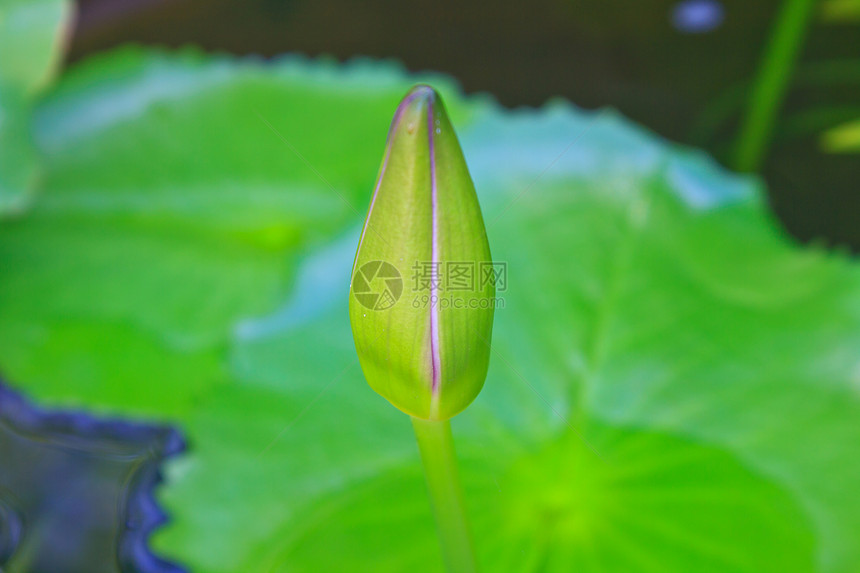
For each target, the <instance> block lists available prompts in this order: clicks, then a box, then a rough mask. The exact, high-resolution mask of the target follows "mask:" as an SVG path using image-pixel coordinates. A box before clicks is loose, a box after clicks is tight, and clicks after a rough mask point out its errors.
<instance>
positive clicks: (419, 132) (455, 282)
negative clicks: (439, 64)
mask: <svg viewBox="0 0 860 573" xmlns="http://www.w3.org/2000/svg"><path fill="white" fill-rule="evenodd" d="M491 269H492V262H491V257H490V247H489V244H488V242H487V232H486V229H485V228H484V220H483V217H482V216H481V209H480V206H479V205H478V198H477V196H476V195H475V187H474V184H473V183H472V179H471V177H470V176H469V171H468V168H467V167H466V161H465V158H464V157H463V151H462V150H461V149H460V144H459V142H458V140H457V135H456V134H455V133H454V129H453V127H452V126H451V122H450V121H449V119H448V115H447V114H446V113H445V107H444V106H443V105H442V100H441V99H440V97H439V94H438V93H437V92H436V91H435V90H434V89H433V88H431V87H429V86H425V85H418V86H415V87H414V88H412V90H411V91H410V92H409V93H408V94H407V95H406V97H405V98H404V99H403V101H402V102H401V103H400V106H399V107H398V108H397V111H396V113H395V114H394V119H393V121H392V123H391V128H390V130H389V133H388V142H387V145H386V149H385V155H384V157H383V160H382V167H381V168H380V171H379V176H378V178H377V181H376V188H375V189H374V192H373V197H372V199H371V201H370V208H369V210H368V213H367V219H366V220H365V223H364V228H363V230H362V233H361V239H360V240H359V243H358V251H357V253H356V255H355V263H354V265H353V270H352V281H351V283H350V295H351V296H350V301H349V315H350V321H351V323H352V333H353V337H354V339H355V346H356V350H357V351H358V357H359V361H360V363H361V368H362V370H363V371H364V376H365V378H366V379H367V381H368V383H369V384H370V386H371V387H372V388H373V389H374V390H375V391H376V392H378V393H379V394H381V395H382V396H383V397H385V398H386V399H387V400H388V401H389V402H391V403H392V404H393V405H394V406H396V407H397V408H399V409H400V410H403V411H404V412H406V413H407V414H410V415H411V416H413V417H415V418H420V419H425V420H445V419H448V418H450V417H452V416H454V415H456V414H458V413H459V412H461V411H462V410H463V409H464V408H466V406H468V405H469V404H470V403H471V402H472V401H473V400H474V399H475V397H476V396H477V395H478V393H479V392H480V391H481V387H482V386H483V385H484V379H485V378H486V376H487V366H488V363H489V355H490V346H489V344H490V336H491V331H492V327H493V312H494V304H493V303H494V297H495V277H496V275H495V273H494V272H492V271H491Z"/></svg>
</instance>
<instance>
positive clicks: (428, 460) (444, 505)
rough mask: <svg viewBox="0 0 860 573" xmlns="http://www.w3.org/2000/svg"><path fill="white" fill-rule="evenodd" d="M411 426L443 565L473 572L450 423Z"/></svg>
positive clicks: (420, 422)
mask: <svg viewBox="0 0 860 573" xmlns="http://www.w3.org/2000/svg"><path fill="white" fill-rule="evenodd" d="M412 426H413V427H414V428H415V437H416V438H417V439H418V449H419V450H420V451H421V461H422V462H423V463H424V475H425V477H426V478H427V489H428V490H429V491H430V501H431V503H432V505H433V512H434V513H435V515H436V526H437V528H438V530H439V542H440V544H441V545H442V557H443V558H444V560H445V566H446V568H447V570H448V572H449V573H475V572H476V571H477V570H478V566H477V561H476V559H475V550H474V548H473V547H472V536H471V534H470V532H469V523H468V520H467V519H466V507H465V504H464V502H463V490H462V487H461V486H460V477H459V475H458V474H457V457H456V455H455V453H454V439H453V437H452V435H451V423H450V422H449V421H448V420H443V421H440V422H436V421H432V420H420V419H418V418H412Z"/></svg>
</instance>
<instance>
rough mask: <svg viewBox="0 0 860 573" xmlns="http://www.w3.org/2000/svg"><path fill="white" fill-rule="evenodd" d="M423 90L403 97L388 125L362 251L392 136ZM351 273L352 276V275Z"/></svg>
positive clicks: (362, 236) (353, 269) (361, 241)
mask: <svg viewBox="0 0 860 573" xmlns="http://www.w3.org/2000/svg"><path fill="white" fill-rule="evenodd" d="M420 93H421V90H413V91H412V93H410V94H409V95H407V96H406V97H405V98H403V101H401V102H400V105H399V106H397V111H395V112H394V118H393V119H392V120H391V125H390V126H389V127H388V135H387V136H386V138H385V157H384V158H383V160H382V167H381V168H380V169H379V175H378V176H377V177H376V185H375V186H374V188H373V195H372V196H371V197H370V207H368V209H367V217H366V218H365V219H364V227H362V229H361V237H359V239H358V250H357V251H356V253H358V252H360V251H361V245H362V244H363V243H364V236H365V235H366V234H367V228H368V227H369V226H370V216H371V215H372V214H373V205H374V204H375V203H376V196H377V194H379V188H380V187H381V186H382V178H383V177H384V176H385V170H386V169H387V168H388V158H389V157H390V156H391V136H392V135H394V130H395V129H396V128H397V126H398V125H399V124H400V119H401V118H402V117H403V111H404V110H405V109H406V108H407V107H409V104H410V103H412V100H414V99H415V98H416V97H417V96H418V95H419V94H420ZM357 263H358V257H357V256H356V257H355V261H354V262H353V267H352V275H355V265H356V264H357ZM352 275H351V276H352Z"/></svg>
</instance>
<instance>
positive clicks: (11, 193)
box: [0, 0, 71, 217]
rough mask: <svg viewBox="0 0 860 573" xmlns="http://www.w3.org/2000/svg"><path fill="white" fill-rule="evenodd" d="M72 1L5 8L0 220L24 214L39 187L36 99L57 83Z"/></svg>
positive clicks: (1, 23) (0, 68) (7, 2)
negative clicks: (33, 126)
mask: <svg viewBox="0 0 860 573" xmlns="http://www.w3.org/2000/svg"><path fill="white" fill-rule="evenodd" d="M70 9H71V4H70V2H68V0H3V1H2V2H0V217H2V216H3V214H4V213H10V212H18V211H21V210H22V209H23V208H24V207H25V206H26V203H27V201H28V196H29V194H30V193H31V192H32V190H33V188H34V186H35V185H36V179H37V177H38V158H37V154H36V151H35V148H34V146H33V142H32V137H31V133H30V131H31V125H30V122H31V113H32V105H31V103H32V99H33V97H34V96H35V95H36V94H37V93H38V91H39V90H40V89H43V88H44V87H45V86H46V85H47V84H48V82H49V81H50V80H51V78H52V77H53V75H54V73H55V70H56V68H57V65H58V61H59V58H60V54H61V52H62V47H63V46H62V43H63V34H64V25H65V24H66V23H67V22H68V19H69V11H70Z"/></svg>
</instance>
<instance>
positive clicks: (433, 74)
mask: <svg viewBox="0 0 860 573" xmlns="http://www.w3.org/2000/svg"><path fill="white" fill-rule="evenodd" d="M71 6H72V5H71V4H70V3H67V2H64V1H62V0H6V2H4V3H2V4H0V373H2V377H3V382H2V383H3V388H2V391H0V422H2V423H0V446H2V452H9V453H8V454H4V457H3V458H2V459H0V523H2V524H3V527H0V560H5V562H3V561H0V563H2V565H0V566H2V567H4V569H9V570H10V571H13V572H15V571H18V572H20V571H28V572H29V573H57V572H56V571H55V569H56V567H55V568H54V569H52V568H50V567H43V566H42V565H41V564H44V563H56V562H65V563H72V561H70V560H68V559H66V560H65V561H64V559H65V558H64V553H63V552H71V553H73V554H74V555H75V556H76V559H75V561H74V563H81V564H82V565H75V567H72V566H71V565H70V566H69V567H68V569H67V570H64V571H63V572H62V573H78V571H80V573H92V572H93V571H96V570H98V571H106V572H108V573H113V572H114V571H141V572H143V573H156V572H157V573H165V572H175V571H180V570H190V571H193V572H197V573H245V572H248V571H266V572H290V573H298V572H305V573H329V572H331V573H335V572H336V573H341V572H343V571H354V572H357V573H362V572H367V573H371V572H372V573H385V572H390V573H400V572H402V571H407V570H417V571H427V572H430V573H436V572H439V571H441V570H442V562H441V559H440V556H439V550H438V544H437V540H436V537H435V532H434V529H433V521H432V515H431V513H430V508H429V505H428V502H427V497H426V491H425V487H424V483H423V476H422V473H421V468H420V463H419V459H418V452H417V448H416V446H415V443H414V439H413V436H412V435H411V429H410V427H409V421H408V419H407V418H406V417H405V416H403V415H402V414H401V413H400V412H398V411H396V410H394V409H393V408H391V406H390V405H389V404H387V403H386V402H385V401H384V400H383V399H382V398H380V397H379V396H377V395H376V394H374V393H373V392H372V391H371V390H370V388H369V387H368V386H367V384H366V383H365V382H364V380H363V377H362V374H361V371H360V368H359V367H358V365H357V361H356V356H355V349H354V345H353V341H352V338H351V333H350V328H349V323H348V317H347V296H348V284H349V280H350V276H349V272H350V271H349V269H350V266H351V262H352V257H353V255H354V252H355V246H356V244H357V240H358V234H359V231H360V229H361V224H362V220H363V216H364V212H365V210H366V207H367V205H368V202H369V199H370V193H371V190H372V188H373V185H374V181H375V177H376V174H377V173H378V169H379V163H380V160H381V157H382V153H383V149H384V144H385V136H386V131H387V129H388V124H389V121H390V119H391V116H392V114H393V112H394V109H395V108H396V105H397V103H398V101H399V100H400V98H401V97H402V96H403V94H404V93H406V91H407V90H408V89H409V87H410V86H411V85H412V84H414V83H416V82H419V81H422V82H430V83H432V84H434V85H435V86H436V87H437V88H438V89H439V90H440V92H441V93H442V97H443V98H444V100H445V102H446V106H447V108H448V110H449V112H450V115H451V118H452V122H453V124H454V125H455V126H456V129H457V132H458V135H459V137H460V141H461V144H462V147H463V150H464V154H465V156H466V158H467V161H468V164H469V168H470V171H471V174H472V176H473V178H474V181H475V184H476V188H477V192H478V195H479V199H480V201H481V205H482V209H483V212H484V216H485V219H486V221H487V229H488V236H489V240H490V244H491V249H492V253H493V256H494V259H495V260H497V261H504V262H506V263H507V264H508V269H509V288H508V290H507V291H506V292H505V293H504V295H503V296H504V300H505V305H504V308H503V309H500V310H499V311H498V312H497V316H496V324H495V329H494V335H493V341H492V343H493V354H492V359H491V365H490V372H489V375H488V381H487V384H486V386H485V388H484V390H483V391H482V393H481V394H480V395H479V396H478V398H477V399H476V401H475V403H474V404H473V405H472V406H470V407H469V408H468V409H467V410H466V411H465V412H464V413H462V414H461V415H458V416H457V417H456V418H455V419H454V421H453V429H454V433H455V438H456V441H457V447H458V451H459V453H460V458H461V467H462V474H463V480H464V487H465V491H466V498H467V505H468V508H469V514H470V516H471V518H472V522H473V526H474V530H475V540H476V547H477V552H478V556H479V560H480V562H481V564H482V566H483V569H484V571H493V572H495V571H500V572H512V573H513V572H516V573H537V572H542V573H562V572H566V571H582V572H585V571H588V572H594V573H639V572H641V573H645V572H654V573H712V572H713V573H727V572H732V573H767V572H773V573H788V572H794V573H798V572H807V573H809V572H826V573H856V571H858V570H860V545H858V543H857V539H860V497H858V496H857V495H855V492H854V489H855V486H856V484H857V483H860V265H858V264H857V261H856V259H855V258H854V257H853V256H852V254H851V252H850V251H849V248H850V249H855V250H856V249H857V247H858V238H857V234H856V233H857V222H858V220H857V209H856V207H857V189H856V180H857V175H858V157H860V155H858V148H860V142H858V133H857V132H858V130H857V127H856V122H857V119H858V117H860V113H858V110H857V102H858V97H857V88H858V79H860V78H858V76H860V65H859V64H858V53H857V52H858V41H860V40H858V33H857V31H858V23H857V17H858V5H857V2H856V1H855V0H832V1H830V2H823V1H822V2H810V1H808V0H787V1H786V2H784V3H781V4H776V3H768V2H761V3H755V2H754V3H744V4H741V3H739V2H723V3H717V2H715V1H704V2H703V1H702V0H693V1H687V2H681V3H669V2H640V3H635V4H634V3H626V4H621V3H620V2H617V3H616V2H600V3H598V2H537V3H533V4H529V5H525V4H513V3H510V4H505V3H494V4H491V5H490V4H488V5H483V4H482V5H478V4H469V3H460V4H453V3H451V4H447V5H446V4H440V3H432V4H431V3H427V4H422V3H396V4H395V3H393V2H392V3H361V4H358V3H354V4H353V3H350V4H347V3H341V4H333V3H325V2H287V3H280V2H272V1H270V2H244V3H242V2H209V3H202V2H193V1H191V2H181V1H168V0H165V1H161V2H140V1H114V2H104V1H103V2H84V3H81V4H80V5H78V6H76V8H77V11H76V12H73V11H72V10H71V9H70V8H71ZM73 13H74V14H76V15H75V16H73ZM774 38H776V40H774ZM141 43H142V44H143V46H141V45H140V44H141ZM153 44H154V45H153ZM165 45H167V47H165ZM178 46H185V47H183V48H178ZM768 46H770V48H769V47H768ZM282 53H286V55H283V54H282ZM302 53H305V54H309V55H310V57H306V56H303V55H301V54H302ZM274 54H280V55H277V56H275V55H274ZM763 54H771V55H770V57H768V58H766V59H763V57H764V56H763ZM269 55H273V56H272V57H271V58H270V57H267V56H269ZM368 56H370V57H368ZM795 56H796V58H795ZM341 60H344V61H341ZM425 70H426V71H425ZM782 88H784V89H782ZM754 94H758V95H757V96H756V95H754ZM781 94H782V95H781ZM783 95H784V97H783ZM750 102H753V103H750ZM613 108H614V109H613ZM749 110H752V112H750V111H749ZM771 113H772V114H773V122H772V123H771V122H770V121H769V120H768V117H769V114H771ZM749 117H752V118H754V121H750V120H749V119H746V118H749ZM745 126H746V127H745ZM749 126H752V128H751V127H749ZM756 130H760V131H756ZM748 133H753V134H755V133H759V134H763V135H764V137H762V139H761V142H762V143H761V145H759V144H755V145H751V144H749V141H752V140H753V139H754V138H750V137H748V136H747V134H748ZM738 149H742V150H743V149H752V150H753V152H752V153H740V154H739V153H738V152H737V150H738ZM758 156H760V157H761V158H762V160H761V162H759V161H758ZM715 158H716V159H715ZM737 167H740V168H743V169H741V170H743V171H752V173H738V172H737V171H738V169H736V168H737ZM774 211H775V214H774ZM798 239H800V240H798ZM7 386H8V387H9V388H11V389H12V390H13V392H10V391H8V390H7V389H6V387H7ZM16 393H20V394H21V395H23V396H24V397H25V398H17V397H16V396H18V394H16ZM50 412H72V413H73V414H69V416H71V417H69V416H64V415H60V414H58V415H56V416H52V415H51V414H50ZM69 419H73V420H77V421H78V423H77V424H71V423H69V422H68V421H69ZM100 420H101V421H100ZM104 420H114V421H113V422H111V423H106V422H104ZM129 424H132V426H129ZM133 424H138V425H142V426H140V427H142V428H143V430H141V429H140V427H138V429H137V430H134V431H131V430H130V428H134V427H137V426H134V425H133ZM153 424H154V426H153ZM171 427H172V428H174V429H175V430H176V431H178V432H180V433H181V434H182V436H184V437H185V439H186V440H187V443H188V449H187V451H185V452H184V453H182V454H181V455H178V456H176V457H174V458H171V459H170V460H167V461H166V462H165V461H164V459H163V458H164V456H165V455H167V452H172V453H177V452H178V450H179V449H181V447H180V445H179V442H180V441H179V440H178V438H177V437H176V434H174V433H173V432H172V431H168V428H171ZM105 432H106V433H107V434H105ZM159 432H160V433H159ZM153 433H158V435H161V436H162V437H164V436H169V437H170V439H169V440H167V439H164V442H165V443H163V444H162V445H161V446H158V444H157V443H156V444H152V443H148V442H146V440H145V439H142V440H138V441H136V442H134V443H128V435H130V434H132V435H136V436H138V437H140V436H141V435H143V438H146V437H147V436H150V434H153ZM115 442H120V443H118V444H117V443H115ZM141 443H143V445H141ZM33 444H38V445H39V446H38V447H37V446H34V445H33ZM108 446H109V447H108ZM43 450H46V451H47V450H51V451H54V452H55V453H57V457H58V458H61V461H62V464H59V465H57V464H47V463H42V464H41V465H40V464H39V463H35V462H38V461H40V460H41V461H44V460H45V459H46V458H43V457H42V454H41V453H39V452H41V451H43ZM22 451H25V452H27V455H23V454H21V453H20V452H22ZM118 452H119V454H118ZM118 455H119V457H120V458H121V459H119V458H118V457H117V456H118ZM34 460H35V462H34ZM117 462H122V463H117ZM128 466H131V467H132V468H133V469H130V470H129V469H126V468H127V467H128ZM56 467H63V468H75V469H74V472H75V479H74V483H75V484H82V485H83V486H86V485H87V484H89V485H91V486H92V488H91V489H92V490H94V491H93V492H90V493H92V494H93V495H94V496H95V497H94V498H92V499H93V500H94V501H92V502H91V501H90V498H89V497H87V496H84V495H77V494H74V493H68V484H69V483H70V481H71V477H72V476H71V472H72V471H73V470H72V469H68V470H62V471H60V470H54V471H48V470H47V469H46V468H56ZM158 468H161V469H162V471H163V474H164V478H165V479H164V483H163V484H162V485H160V486H159V487H158V488H157V490H156V494H155V498H152V497H151V496H150V495H149V491H150V490H151V489H152V486H153V485H154V484H155V483H156V482H157V481H158V480H157V473H158V472H157V470H158ZM79 470H80V471H79ZM84 470H86V471H84ZM102 470H104V471H102ZM108 470H110V471H108ZM87 471H89V472H94V473H95V474H97V475H98V476H99V477H98V479H96V477H93V478H89V477H87V476H89V475H91V474H88V473H87ZM141 472H143V473H145V475H146V476H147V479H145V480H142V479H140V473H141ZM117 476H121V477H117ZM120 479H121V480H123V481H120V482H119V483H116V482H117V480H120ZM110 480H114V483H113V485H112V487H106V486H105V487H102V486H101V485H100V484H104V483H106V482H107V481H110ZM141 481H142V482H144V483H145V484H146V486H147V487H143V488H137V487H130V484H135V483H138V482H141ZM36 486H38V487H39V488H47V489H45V490H44V491H49V493H50V494H51V495H39V494H38V491H36V493H34V491H33V488H35V487H36ZM85 489H86V488H85ZM140 489H143V490H146V491H145V492H144V493H143V494H141V492H140V491H139V490H140ZM88 491H89V490H88ZM90 493H88V494H87V495H90ZM99 493H101V496H98V495H97V494H99ZM140 495H143V497H140ZM49 500H50V501H49ZM135 500H136V501H135ZM24 501H26V503H24ZM156 502H157V503H156ZM130 507H131V508H135V507H143V508H145V509H146V511H147V512H149V513H148V515H149V517H150V518H151V519H143V518H141V517H140V516H139V515H136V514H134V512H133V511H132V510H130V509H129V508H130ZM96 508H98V509H99V511H100V513H99V515H98V516H96V517H99V516H100V519H90V518H92V517H93V515H92V514H93V513H94V510H95V509H96ZM160 508H163V511H166V512H167V513H168V514H169V516H170V518H169V520H168V521H166V522H165V518H164V515H163V514H162V509H160ZM113 510H115V511H113ZM141 511H143V510H141ZM85 517H86V518H87V519H85ZM108 518H109V519H108ZM105 520H107V521H105ZM112 520H113V521H112ZM96 522H97V523H98V524H100V525H99V527H101V528H103V529H97V528H93V531H92V532H90V531H89V530H87V531H80V532H79V533H80V535H79V538H81V539H83V538H86V537H87V536H88V534H89V533H92V535H93V536H94V537H93V539H96V541H98V542H99V543H95V542H94V544H93V545H86V546H84V544H72V543H68V537H67V536H66V537H63V536H62V535H59V537H58V536H56V535H54V533H51V532H60V534H61V533H62V532H63V531H68V530H70V529H71V528H78V529H84V526H83V525H82V524H84V523H96ZM106 523H107V525H106ZM156 525H159V527H157V528H156V529H154V530H153V528H154V527H155V526H156ZM87 527H89V526H87ZM134 532H136V533H134ZM150 533H152V536H151V539H149V537H150V535H149V534H150ZM114 538H116V539H118V540H125V541H126V542H128V541H129V539H132V540H134V543H131V544H130V545H131V547H130V550H129V551H130V552H126V550H127V549H128V548H127V547H125V546H123V548H119V547H118V546H117V543H116V542H114ZM64 539H65V542H64ZM147 541H148V543H147ZM126 545H129V543H126ZM96 546H98V547H99V549H95V547H96ZM105 548H107V549H105ZM150 551H154V552H155V554H156V555H159V556H161V557H162V558H164V559H167V560H169V561H161V560H159V559H157V558H155V557H154V556H153V553H151V552H150ZM87 563H89V565H86V564H87ZM94 564H96V565H97V566H96V565H94Z"/></svg>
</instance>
